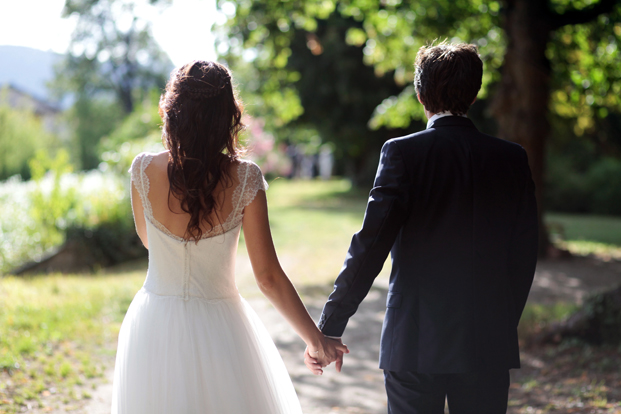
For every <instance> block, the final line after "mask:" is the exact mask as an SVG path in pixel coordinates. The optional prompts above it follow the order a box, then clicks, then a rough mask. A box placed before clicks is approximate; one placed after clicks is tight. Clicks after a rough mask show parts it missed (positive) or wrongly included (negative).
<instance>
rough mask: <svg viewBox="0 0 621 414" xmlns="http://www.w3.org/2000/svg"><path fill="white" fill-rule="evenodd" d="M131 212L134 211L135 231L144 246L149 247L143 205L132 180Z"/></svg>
mask: <svg viewBox="0 0 621 414" xmlns="http://www.w3.org/2000/svg"><path fill="white" fill-rule="evenodd" d="M131 187H132V212H133V213H134V223H136V233H138V237H140V240H141V241H142V244H144V247H146V248H147V249H148V248H149V241H148V240H147V222H146V221H145V218H144V207H143V206H142V200H141V199H140V194H138V189H137V188H136V185H135V184H134V182H133V181H132V183H131Z"/></svg>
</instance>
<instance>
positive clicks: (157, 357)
mask: <svg viewBox="0 0 621 414" xmlns="http://www.w3.org/2000/svg"><path fill="white" fill-rule="evenodd" d="M152 158H153V154H148V153H143V154H140V155H138V156H137V157H136V159H135V160H134V162H133V163H132V167H131V169H130V171H131V177H132V181H133V182H134V185H135V186H136V188H137V190H138V193H139V194H140V198H141V200H142V204H143V206H144V215H145V218H146V222H147V238H148V242H149V270H148V272H147V277H146V280H145V282H144V285H143V287H142V288H141V289H140V291H138V293H137V294H136V296H135V297H134V299H133V301H132V303H131V305H130V306H129V309H128V310H127V314H126V315H125V319H124V320H123V324H122V326H121V330H120V333H119V340H118V350H117V355H116V366H115V372H114V384H113V396H112V413H113V414H142V413H144V414H158V413H161V414H164V413H165V414H199V413H210V414H280V413H282V414H297V413H300V414H301V413H302V410H301V408H300V403H299V401H298V398H297V396H296V393H295V390H294V388H293V385H292V383H291V379H290V378H289V374H288V373H287V370H286V368H285V365H284V363H283V361H282V359H281V357H280V355H279V353H278V351H277V349H276V347H275V345H274V342H273V341H272V339H271V337H270V336H269V334H268V332H267V331H266V329H265V327H264V326H263V324H262V323H261V321H260V320H259V318H258V316H257V315H256V313H255V312H254V311H253V310H252V308H251V307H250V306H249V305H248V303H247V302H246V301H245V300H244V299H243V298H242V297H241V296H240V295H239V292H238V291H237V286H236V285H235V255H236V253H237V244H238V240H239V234H240V229H241V220H242V217H243V209H244V207H246V206H247V205H248V204H250V202H251V201H252V200H253V199H254V197H255V195H256V194H257V192H258V191H259V190H265V189H266V185H267V184H266V183H265V180H264V179H263V175H262V174H261V170H260V169H259V167H258V166H257V165H256V164H254V163H252V162H249V161H243V162H242V163H241V165H240V166H239V168H238V176H239V186H238V187H236V188H235V190H234V191H233V196H232V197H233V199H232V203H233V204H232V206H233V207H234V209H233V211H232V213H231V214H230V215H229V217H228V218H227V219H226V220H225V221H224V222H223V223H222V224H221V225H219V226H216V227H215V228H214V229H213V230H212V231H210V232H209V233H208V234H206V235H205V236H204V237H203V238H202V239H201V240H199V241H198V244H196V243H195V242H192V241H190V242H187V243H186V242H185V241H184V240H183V239H182V238H180V237H178V236H175V235H174V234H172V233H171V232H170V231H168V230H167V229H166V228H165V227H164V226H163V225H162V224H161V223H159V222H158V221H157V220H156V219H155V218H154V217H153V210H152V208H151V203H150V202H149V198H148V194H149V181H148V178H147V176H146V174H145V169H146V168H147V166H148V165H149V162H150V161H151V159H152Z"/></svg>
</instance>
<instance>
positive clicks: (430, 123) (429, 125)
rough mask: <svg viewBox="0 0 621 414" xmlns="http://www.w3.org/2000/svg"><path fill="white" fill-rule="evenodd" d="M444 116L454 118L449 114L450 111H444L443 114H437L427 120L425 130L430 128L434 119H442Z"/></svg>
mask: <svg viewBox="0 0 621 414" xmlns="http://www.w3.org/2000/svg"><path fill="white" fill-rule="evenodd" d="M445 116H454V115H453V114H452V113H451V111H444V112H438V113H437V114H433V116H432V117H431V118H429V120H428V121H427V128H428V129H429V128H431V126H432V125H433V123H434V122H435V121H436V119H440V118H444V117H445ZM458 116H463V117H464V118H467V116H466V115H458Z"/></svg>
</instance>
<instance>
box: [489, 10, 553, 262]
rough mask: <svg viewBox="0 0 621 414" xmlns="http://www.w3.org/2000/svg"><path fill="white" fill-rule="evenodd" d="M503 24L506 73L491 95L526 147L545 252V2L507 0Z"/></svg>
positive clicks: (497, 113) (503, 124) (509, 132)
mask: <svg viewBox="0 0 621 414" xmlns="http://www.w3.org/2000/svg"><path fill="white" fill-rule="evenodd" d="M505 7H506V9H505V11H504V12H505V16H504V18H505V21H504V29H505V33H506V35H507V41H508V44H507V50H506V53H505V58H504V65H503V68H502V78H501V81H500V84H499V87H498V90H497V92H496V96H495V97H494V101H493V105H492V107H493V115H494V117H495V118H496V120H497V121H498V126H499V131H498V135H499V136H500V137H501V138H503V139H506V140H509V141H513V142H517V143H518V144H520V145H522V146H523V147H524V149H525V150H526V152H527V153H528V160H529V163H530V168H531V171H532V175H533V180H534V182H535V186H536V195H537V204H538V207H539V226H540V233H539V234H540V236H539V254H540V256H543V255H545V254H546V252H547V250H548V246H549V239H548V233H547V231H546V230H545V226H544V225H543V220H542V216H543V203H542V201H543V193H544V160H545V142H546V139H547V137H548V134H549V131H550V126H549V123H548V119H547V115H548V102H549V99H550V72H551V70H550V62H549V61H548V58H547V57H546V54H545V52H546V47H547V44H548V40H549V37H550V32H551V26H550V24H549V22H548V21H547V20H548V19H547V18H546V17H547V16H548V11H547V2H545V1H541V0H506V1H505Z"/></svg>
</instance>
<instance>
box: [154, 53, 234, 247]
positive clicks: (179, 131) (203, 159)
mask: <svg viewBox="0 0 621 414" xmlns="http://www.w3.org/2000/svg"><path fill="white" fill-rule="evenodd" d="M159 112H160V116H161V117H162V122H163V136H162V140H163V143H164V146H165V147H166V149H168V150H169V160H168V179H169V182H170V188H169V193H168V194H169V202H170V195H171V194H172V195H173V196H174V197H176V198H177V199H178V200H179V201H180V202H181V209H182V210H183V211H184V212H186V213H188V214H190V221H189V223H188V227H187V229H186V232H185V235H184V236H183V238H184V239H185V240H191V239H193V240H196V241H198V240H200V238H201V237H202V235H203V230H202V228H201V224H203V223H205V222H206V223H208V224H209V226H210V227H211V228H213V227H214V226H215V225H217V224H219V223H214V222H213V219H212V213H213V212H214V211H216V210H215V209H216V207H217V205H216V204H217V202H216V199H215V198H214V194H213V192H214V190H215V188H216V186H217V185H218V183H219V182H220V181H221V180H224V184H225V187H228V186H230V183H231V175H230V166H231V164H232V163H233V162H234V161H235V160H237V159H238V157H239V156H240V153H241V151H242V150H243V148H242V147H241V146H240V143H239V133H240V132H241V130H242V129H243V127H244V125H243V124H242V122H241V117H242V107H241V104H240V102H238V101H237V99H236V97H235V93H234V90H233V86H232V84H231V74H230V72H229V71H228V69H227V68H226V67H224V66H223V65H221V64H219V63H217V62H206V61H200V60H199V61H194V62H191V63H188V64H186V65H184V66H182V67H180V68H177V69H175V70H174V71H173V72H172V73H171V76H170V79H169V81H168V83H167V84H166V90H165V92H164V94H163V95H162V96H161V98H160V105H159Z"/></svg>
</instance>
